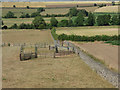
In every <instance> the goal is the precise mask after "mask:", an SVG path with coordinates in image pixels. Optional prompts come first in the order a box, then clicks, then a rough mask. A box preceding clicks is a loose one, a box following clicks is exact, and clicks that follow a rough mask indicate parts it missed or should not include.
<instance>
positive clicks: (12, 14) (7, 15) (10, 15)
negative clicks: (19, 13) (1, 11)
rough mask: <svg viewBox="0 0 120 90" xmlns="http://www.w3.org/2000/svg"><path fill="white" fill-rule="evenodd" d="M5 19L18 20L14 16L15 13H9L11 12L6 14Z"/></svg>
mask: <svg viewBox="0 0 120 90" xmlns="http://www.w3.org/2000/svg"><path fill="white" fill-rule="evenodd" d="M5 18H17V17H15V16H14V13H13V12H11V11H9V12H8V13H7V14H6V16H5Z"/></svg>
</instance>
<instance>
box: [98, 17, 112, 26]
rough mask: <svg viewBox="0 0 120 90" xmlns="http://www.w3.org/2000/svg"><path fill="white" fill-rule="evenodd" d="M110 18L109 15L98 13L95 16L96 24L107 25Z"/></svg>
mask: <svg viewBox="0 0 120 90" xmlns="http://www.w3.org/2000/svg"><path fill="white" fill-rule="evenodd" d="M110 19H111V16H110V15H99V16H98V17H97V24H98V26H104V25H109V24H110Z"/></svg>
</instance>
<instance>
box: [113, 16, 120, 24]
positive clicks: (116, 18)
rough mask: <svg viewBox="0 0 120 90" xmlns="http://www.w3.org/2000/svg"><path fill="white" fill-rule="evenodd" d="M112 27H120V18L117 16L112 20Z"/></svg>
mask: <svg viewBox="0 0 120 90" xmlns="http://www.w3.org/2000/svg"><path fill="white" fill-rule="evenodd" d="M111 24H112V25H119V17H118V16H117V15H114V16H113V17H112V19H111Z"/></svg>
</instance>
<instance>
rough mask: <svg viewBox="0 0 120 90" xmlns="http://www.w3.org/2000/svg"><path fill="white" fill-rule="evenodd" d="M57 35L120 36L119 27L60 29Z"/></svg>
mask: <svg viewBox="0 0 120 90" xmlns="http://www.w3.org/2000/svg"><path fill="white" fill-rule="evenodd" d="M56 33H57V34H63V33H64V34H67V35H72V34H74V35H81V36H83V35H85V36H94V35H118V27H117V26H93V27H90V26H88V27H64V28H63V27H60V28H57V31H56Z"/></svg>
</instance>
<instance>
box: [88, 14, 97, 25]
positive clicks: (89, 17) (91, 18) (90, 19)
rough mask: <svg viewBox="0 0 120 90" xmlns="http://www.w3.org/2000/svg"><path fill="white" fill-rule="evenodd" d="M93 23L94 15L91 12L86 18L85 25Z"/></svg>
mask: <svg viewBox="0 0 120 90" xmlns="http://www.w3.org/2000/svg"><path fill="white" fill-rule="evenodd" d="M94 24H95V17H94V15H93V14H92V13H89V15H88V19H87V25H89V26H93V25H94Z"/></svg>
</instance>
